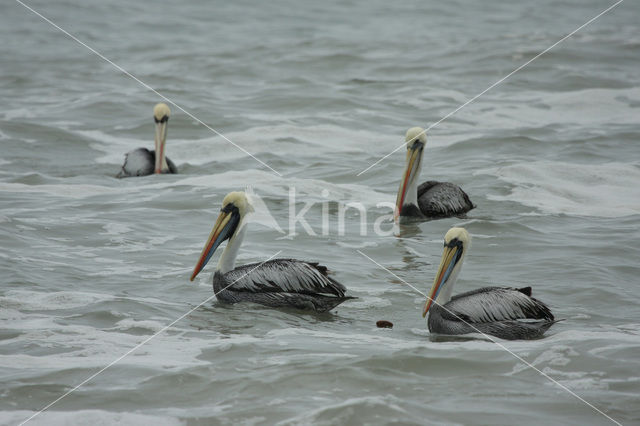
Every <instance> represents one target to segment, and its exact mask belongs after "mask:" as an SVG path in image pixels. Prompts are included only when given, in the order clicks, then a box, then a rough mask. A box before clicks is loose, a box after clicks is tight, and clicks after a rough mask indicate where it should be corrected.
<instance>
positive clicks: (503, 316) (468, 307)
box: [443, 287, 553, 323]
mask: <svg viewBox="0 0 640 426" xmlns="http://www.w3.org/2000/svg"><path fill="white" fill-rule="evenodd" d="M444 307H445V308H446V310H444V309H443V317H444V318H446V319H448V320H454V321H455V320H457V321H460V318H461V319H463V320H465V321H467V322H470V323H487V322H496V321H508V320H521V319H535V320H550V321H553V314H552V313H551V311H550V310H549V308H548V307H547V306H546V305H545V304H544V303H542V302H540V301H539V300H537V299H534V298H533V297H529V296H527V295H526V294H525V293H523V292H522V291H520V290H518V289H515V288H509V287H484V288H480V289H477V290H473V291H470V292H467V293H462V294H458V295H456V296H454V297H452V298H451V301H450V302H449V303H447V304H446V305H445V306H444ZM448 311H451V312H453V313H455V314H456V315H457V316H458V317H460V318H456V315H453V314H452V313H450V312H448Z"/></svg>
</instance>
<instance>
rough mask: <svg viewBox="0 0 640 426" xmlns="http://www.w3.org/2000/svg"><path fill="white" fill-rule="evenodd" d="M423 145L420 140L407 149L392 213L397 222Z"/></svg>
mask: <svg viewBox="0 0 640 426" xmlns="http://www.w3.org/2000/svg"><path fill="white" fill-rule="evenodd" d="M423 147H424V145H423V144H422V143H420V142H416V143H414V144H413V146H412V147H411V148H409V149H408V150H407V167H406V169H405V171H404V176H403V178H402V182H400V189H399V190H398V196H397V197H396V208H395V210H394V213H393V219H394V220H395V221H396V222H397V221H398V218H399V217H400V212H401V211H402V206H404V199H405V198H406V196H407V190H408V189H409V183H410V182H411V181H412V180H413V179H414V178H415V174H416V172H417V170H416V166H417V165H418V163H419V162H420V161H419V160H420V156H421V155H422V148H423Z"/></svg>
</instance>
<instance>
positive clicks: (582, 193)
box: [478, 161, 640, 217]
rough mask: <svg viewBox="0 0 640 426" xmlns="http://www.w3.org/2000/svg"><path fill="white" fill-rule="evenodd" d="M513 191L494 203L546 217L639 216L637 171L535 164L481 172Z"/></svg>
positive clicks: (626, 166)
mask: <svg viewBox="0 0 640 426" xmlns="http://www.w3.org/2000/svg"><path fill="white" fill-rule="evenodd" d="M478 173H481V174H490V175H494V176H497V177H498V179H500V180H502V181H504V182H507V183H509V184H511V185H514V186H515V187H514V188H513V189H512V190H511V193H510V194H508V195H497V194H489V195H488V196H487V198H489V199H490V200H495V201H514V202H518V203H520V204H523V205H525V206H527V207H535V208H536V209H538V210H540V211H543V212H545V213H550V214H568V215H575V216H597V217H624V216H629V215H635V214H640V185H638V182H640V168H638V166H636V165H633V164H623V163H608V164H600V165H592V164H572V163H564V162H551V161H537V162H529V163H519V164H514V165H511V166H506V167H497V168H491V169H486V170H482V171H480V172H478Z"/></svg>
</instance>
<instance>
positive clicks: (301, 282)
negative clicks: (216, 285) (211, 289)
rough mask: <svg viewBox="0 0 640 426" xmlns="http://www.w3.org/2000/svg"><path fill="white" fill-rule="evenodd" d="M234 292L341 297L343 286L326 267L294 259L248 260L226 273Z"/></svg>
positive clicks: (226, 279)
mask: <svg viewBox="0 0 640 426" xmlns="http://www.w3.org/2000/svg"><path fill="white" fill-rule="evenodd" d="M225 281H227V282H228V283H229V284H231V283H233V284H232V285H231V288H232V289H233V290H234V291H246V292H253V293H258V292H259V293H270V292H271V293H282V292H285V293H300V294H326V295H335V296H339V297H344V293H345V291H346V288H345V287H344V286H343V285H342V284H340V283H339V282H337V281H336V280H334V279H333V278H331V277H329V276H328V271H327V268H326V267H324V266H322V265H319V264H317V263H311V262H303V261H300V260H295V259H274V260H270V261H268V262H264V263H250V264H248V265H243V266H239V267H237V268H235V269H234V270H232V271H230V272H227V273H226V274H225Z"/></svg>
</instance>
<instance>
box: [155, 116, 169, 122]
mask: <svg viewBox="0 0 640 426" xmlns="http://www.w3.org/2000/svg"><path fill="white" fill-rule="evenodd" d="M153 121H155V122H156V123H166V122H167V121H169V116H168V115H165V116H163V117H162V118H161V119H160V120H158V119H157V118H156V117H153Z"/></svg>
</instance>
